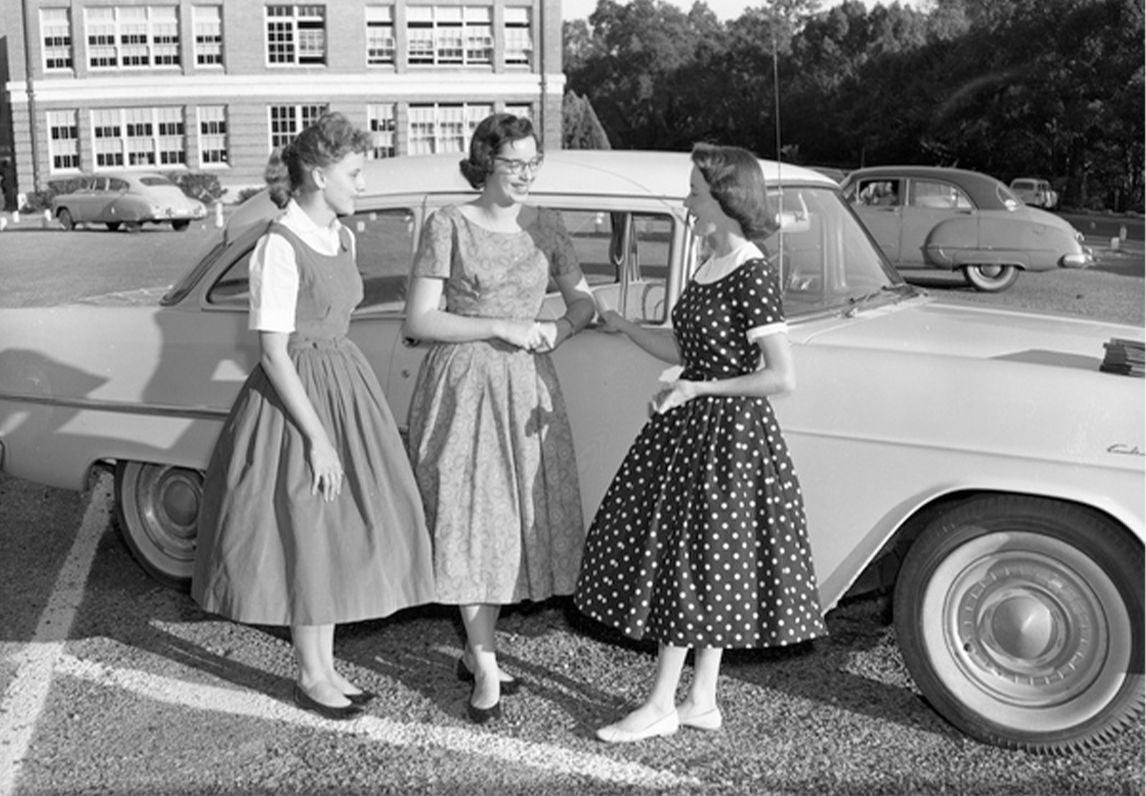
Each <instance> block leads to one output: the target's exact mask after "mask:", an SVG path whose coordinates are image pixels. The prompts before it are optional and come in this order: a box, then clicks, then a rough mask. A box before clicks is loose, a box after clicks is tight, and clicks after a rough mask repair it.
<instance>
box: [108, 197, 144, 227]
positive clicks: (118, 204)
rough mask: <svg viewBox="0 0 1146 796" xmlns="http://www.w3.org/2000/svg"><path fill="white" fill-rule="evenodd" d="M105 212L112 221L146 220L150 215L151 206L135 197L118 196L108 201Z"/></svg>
mask: <svg viewBox="0 0 1146 796" xmlns="http://www.w3.org/2000/svg"><path fill="white" fill-rule="evenodd" d="M107 213H108V216H109V217H110V219H111V220H114V221H146V220H147V219H148V218H150V217H151V208H150V207H149V206H148V205H147V203H146V202H144V201H143V200H141V199H139V198H137V197H134V196H119V197H116V198H115V199H114V200H113V201H112V202H111V203H110V205H109V206H108V209H107Z"/></svg>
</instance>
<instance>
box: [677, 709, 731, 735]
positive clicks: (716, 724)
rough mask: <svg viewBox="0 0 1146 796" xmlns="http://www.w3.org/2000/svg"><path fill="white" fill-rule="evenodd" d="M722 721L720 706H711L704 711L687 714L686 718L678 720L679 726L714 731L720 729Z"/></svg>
mask: <svg viewBox="0 0 1146 796" xmlns="http://www.w3.org/2000/svg"><path fill="white" fill-rule="evenodd" d="M723 723H724V717H723V716H721V715H720V708H713V709H712V710H706V711H705V712H704V713H697V714H696V715H695V716H689V717H688V718H687V719H681V720H680V726H682V727H692V728H693V729H694V730H705V731H707V732H715V731H716V730H719V729H720V725H721V724H723Z"/></svg>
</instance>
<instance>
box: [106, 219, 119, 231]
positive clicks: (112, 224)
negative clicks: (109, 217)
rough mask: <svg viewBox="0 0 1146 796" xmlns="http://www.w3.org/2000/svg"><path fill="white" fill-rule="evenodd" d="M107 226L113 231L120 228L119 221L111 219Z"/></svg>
mask: <svg viewBox="0 0 1146 796" xmlns="http://www.w3.org/2000/svg"><path fill="white" fill-rule="evenodd" d="M107 228H108V229H110V230H111V231H112V232H115V231H116V230H117V229H119V222H118V221H109V222H107Z"/></svg>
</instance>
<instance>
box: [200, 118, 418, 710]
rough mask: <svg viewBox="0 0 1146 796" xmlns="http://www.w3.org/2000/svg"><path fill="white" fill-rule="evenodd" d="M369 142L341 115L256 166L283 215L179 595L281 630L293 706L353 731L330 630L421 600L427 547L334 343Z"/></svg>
mask: <svg viewBox="0 0 1146 796" xmlns="http://www.w3.org/2000/svg"><path fill="white" fill-rule="evenodd" d="M369 146H370V138H369V136H367V135H366V134H365V133H364V132H362V131H360V130H356V129H355V128H354V127H352V126H351V124H350V123H349V122H348V121H347V120H346V118H345V117H343V116H342V115H340V114H327V115H324V116H323V117H322V118H320V119H319V120H318V121H317V122H315V123H314V124H313V125H311V126H310V127H308V128H307V129H305V130H304V131H303V132H301V133H300V134H299V135H298V137H297V138H296V139H295V140H294V141H293V142H292V143H291V144H289V145H287V146H286V147H284V148H283V150H282V152H281V153H280V152H276V153H275V154H273V155H272V157H271V160H270V162H269V163H268V165H267V183H268V186H269V189H270V194H271V198H272V199H273V200H274V201H275V203H276V204H277V205H278V206H279V207H281V208H285V212H283V214H282V215H281V216H280V217H279V218H277V219H276V220H275V221H274V222H273V223H272V224H271V226H270V228H269V229H268V231H267V233H266V234H265V235H264V236H263V237H262V238H261V239H260V240H259V243H258V245H257V246H256V248H255V251H254V254H253V255H252V256H251V263H250V287H251V292H250V305H251V311H250V322H249V325H250V328H252V329H254V330H257V331H258V335H259V348H260V351H261V356H260V359H259V363H258V365H257V367H256V368H255V369H254V371H253V372H252V373H251V375H250V376H249V377H248V378H247V380H246V382H245V383H244V384H243V386H242V388H241V389H240V391H239V395H238V397H237V398H236V400H235V404H234V406H233V407H232V409H231V413H230V415H229V416H228V418H227V421H226V423H225V424H224V426H223V430H222V431H221V432H220V435H219V439H218V441H217V442H216V444H215V450H214V453H213V455H212V457H211V462H210V464H209V466H208V468H207V476H206V480H205V482H204V485H203V508H202V510H201V512H200V514H199V536H198V540H197V549H196V554H195V570H194V574H193V576H192V583H191V586H192V588H191V595H192V597H194V598H195V600H196V601H197V602H198V603H199V604H200V605H201V606H202V607H203V608H204V609H206V610H208V611H212V612H214V613H218V614H222V615H224V616H226V617H229V618H231V619H234V620H236V621H239V622H249V623H253V624H265V625H289V626H290V629H291V642H292V643H293V645H294V650H295V657H296V659H297V662H298V668H299V677H298V681H297V682H296V684H295V686H294V692H293V695H294V701H295V703H296V704H297V705H298V706H299V707H301V708H304V709H306V710H310V711H312V712H314V713H317V714H319V715H321V716H324V717H326V718H330V719H351V718H354V717H355V716H358V715H359V714H361V713H362V711H363V706H364V705H365V704H366V703H368V702H369V701H370V700H371V699H372V698H373V694H371V693H370V692H368V691H363V690H362V689H360V688H358V687H357V686H355V685H354V684H353V683H351V682H350V681H348V680H347V679H346V678H345V677H343V676H342V675H341V674H339V672H338V671H337V670H336V669H335V667H334V625H335V623H336V622H354V621H360V620H364V619H372V618H376V617H382V616H386V615H388V614H391V613H394V612H395V611H397V610H399V609H401V608H405V607H407V606H411V605H418V604H421V603H428V602H433V601H434V591H433V572H432V569H431V564H430V545H429V539H428V536H427V534H426V527H425V519H424V514H423V511H422V505H421V499H420V496H419V494H418V489H417V484H416V483H415V481H414V475H413V472H412V471H411V469H410V463H409V460H408V458H407V457H406V454H405V451H404V450H403V447H402V440H401V437H400V436H399V435H398V427H397V425H396V424H395V423H394V418H393V416H392V415H391V413H390V408H389V406H387V404H386V400H385V398H384V397H383V395H382V390H381V388H380V387H379V385H378V381H377V379H376V378H375V375H374V372H373V371H372V370H371V368H370V364H369V362H367V361H366V358H365V357H364V356H363V355H362V352H361V351H359V349H358V347H357V346H355V345H354V343H353V342H351V341H350V340H348V339H347V338H346V332H347V330H348V328H349V324H350V313H351V311H352V310H353V309H354V307H355V306H356V305H357V304H358V303H359V302H360V301H361V300H362V279H361V277H360V276H359V274H358V269H357V266H356V264H355V258H354V236H353V234H352V233H351V232H350V230H348V229H347V228H346V227H344V226H343V225H342V224H341V223H340V222H339V220H338V216H341V215H349V214H351V213H353V212H354V205H355V199H356V197H357V195H358V194H359V193H361V192H362V190H363V187H364V185H363V180H362V166H363V163H364V161H365V154H364V153H365V151H366V149H367V147H369Z"/></svg>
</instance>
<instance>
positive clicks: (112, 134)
mask: <svg viewBox="0 0 1146 796" xmlns="http://www.w3.org/2000/svg"><path fill="white" fill-rule="evenodd" d="M92 141H93V147H92V148H93V150H94V151H95V164H96V168H108V167H114V166H125V165H126V166H158V165H163V166H175V165H181V164H183V163H185V162H186V159H187V155H186V145H185V139H184V124H183V110H182V108H170V107H168V108H101V109H97V110H93V111H92Z"/></svg>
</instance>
